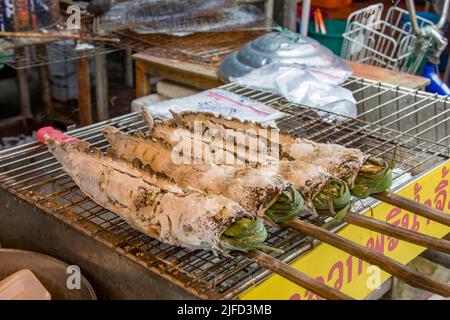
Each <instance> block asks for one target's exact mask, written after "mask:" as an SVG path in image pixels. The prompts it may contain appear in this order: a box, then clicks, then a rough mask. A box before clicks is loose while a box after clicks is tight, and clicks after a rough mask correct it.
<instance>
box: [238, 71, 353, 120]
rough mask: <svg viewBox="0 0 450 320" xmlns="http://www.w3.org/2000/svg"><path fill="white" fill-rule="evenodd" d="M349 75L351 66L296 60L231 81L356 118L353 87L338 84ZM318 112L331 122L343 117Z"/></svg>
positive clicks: (295, 101)
mask: <svg viewBox="0 0 450 320" xmlns="http://www.w3.org/2000/svg"><path fill="white" fill-rule="evenodd" d="M350 75H351V70H350V69H349V68H348V67H347V68H345V67H340V68H332V69H329V70H328V69H324V68H315V67H308V66H305V65H300V64H295V63H292V64H291V63H289V64H286V63H273V64H269V65H266V66H263V67H261V68H259V69H256V70H254V71H252V72H250V73H248V74H246V75H245V76H243V77H239V78H232V79H231V81H232V82H235V83H237V84H240V85H245V86H251V87H256V88H261V89H265V90H270V91H273V92H276V93H278V94H281V95H282V96H284V97H285V98H286V99H287V100H289V101H291V102H294V103H298V104H302V105H305V106H309V107H314V108H318V109H322V110H325V111H329V112H332V113H336V114H339V115H343V116H346V117H352V118H354V117H356V115H357V109H356V101H355V99H354V98H353V95H352V93H351V91H350V90H347V89H345V88H342V87H339V85H340V84H341V83H343V82H344V81H345V80H346V79H348V77H349V76H350ZM319 114H321V115H322V116H325V117H328V118H329V119H328V120H331V121H342V120H344V119H343V118H342V117H336V116H334V115H328V114H326V113H320V112H319Z"/></svg>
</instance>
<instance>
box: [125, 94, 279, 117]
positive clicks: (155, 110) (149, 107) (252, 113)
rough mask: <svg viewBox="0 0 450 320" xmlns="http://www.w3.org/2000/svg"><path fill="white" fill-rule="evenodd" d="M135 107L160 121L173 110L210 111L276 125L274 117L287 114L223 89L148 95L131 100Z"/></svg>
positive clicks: (134, 108)
mask: <svg viewBox="0 0 450 320" xmlns="http://www.w3.org/2000/svg"><path fill="white" fill-rule="evenodd" d="M132 109H133V110H135V111H136V110H140V109H144V110H145V111H146V112H148V113H149V114H150V115H151V116H152V117H154V118H156V119H160V120H165V119H170V118H172V114H171V111H173V112H176V113H178V112H182V111H197V112H211V113H213V114H215V115H217V116H219V115H220V116H223V117H226V118H228V119H230V118H237V119H240V120H249V121H252V122H259V123H263V124H265V125H270V126H274V120H276V119H279V118H281V117H282V116H283V115H284V113H283V112H280V111H278V110H276V109H274V108H272V107H269V106H267V105H265V104H263V103H261V102H257V101H255V100H252V99H249V98H246V97H243V96H240V95H238V94H235V93H232V92H230V91H227V90H223V89H211V90H206V91H203V92H200V93H197V94H194V95H192V96H187V97H184V98H179V99H171V100H164V101H161V102H156V103H154V102H149V101H148V99H146V97H143V98H139V99H136V100H134V101H133V102H132Z"/></svg>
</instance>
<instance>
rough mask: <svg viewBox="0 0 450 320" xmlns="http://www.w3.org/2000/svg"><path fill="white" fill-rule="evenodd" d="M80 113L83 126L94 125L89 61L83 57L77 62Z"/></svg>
mask: <svg viewBox="0 0 450 320" xmlns="http://www.w3.org/2000/svg"><path fill="white" fill-rule="evenodd" d="M77 71H78V72H77V77H78V111H79V120H80V124H81V125H83V126H84V125H88V124H91V123H92V110H91V81H90V79H89V59H88V58H87V57H83V58H80V59H78V61H77Z"/></svg>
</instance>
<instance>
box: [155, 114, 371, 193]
mask: <svg viewBox="0 0 450 320" xmlns="http://www.w3.org/2000/svg"><path fill="white" fill-rule="evenodd" d="M173 116H174V117H173V119H170V120H167V121H162V122H157V123H154V128H153V129H154V130H155V131H157V132H158V133H157V134H161V135H166V134H167V132H168V131H169V129H170V128H184V129H188V130H190V131H193V130H194V128H195V126H196V125H197V127H199V126H198V124H201V128H202V130H203V131H204V132H205V131H207V130H214V131H215V132H221V133H222V134H223V135H225V134H227V132H228V133H229V132H233V131H235V132H240V133H244V134H246V135H248V136H255V137H256V138H257V139H261V140H263V141H266V145H267V146H268V147H269V148H275V152H279V153H278V155H279V158H280V159H282V160H300V161H303V162H307V163H311V164H314V165H316V166H320V167H323V168H325V169H326V170H327V172H328V173H329V174H330V175H331V176H334V177H336V178H341V179H343V180H345V182H347V183H348V184H349V185H350V186H353V183H354V180H355V177H356V176H357V174H358V172H359V170H360V169H361V167H362V165H363V164H364V162H365V161H366V159H367V156H366V155H365V154H364V153H363V152H362V151H361V150H358V149H354V148H346V147H344V146H341V145H338V144H332V143H316V142H313V141H310V140H308V139H301V138H296V137H294V136H292V135H290V134H287V133H283V132H281V131H279V130H276V129H274V128H267V127H264V126H262V125H261V124H258V123H253V122H249V121H240V120H238V119H226V118H224V117H220V116H219V117H217V116H215V115H214V114H212V113H198V112H182V113H173ZM268 154H270V155H271V156H273V154H274V152H272V151H271V150H269V152H268Z"/></svg>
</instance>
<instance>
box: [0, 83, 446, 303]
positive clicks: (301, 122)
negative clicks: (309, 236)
mask: <svg viewBox="0 0 450 320" xmlns="http://www.w3.org/2000/svg"><path fill="white" fill-rule="evenodd" d="M344 87H347V88H349V89H351V90H352V91H353V92H354V95H355V98H356V99H357V100H358V101H359V103H358V109H359V113H360V115H359V116H358V118H357V119H347V120H346V121H344V122H342V123H329V122H325V121H323V120H322V119H321V118H320V117H319V116H318V115H317V113H316V111H317V110H315V109H313V108H307V107H303V106H298V105H296V104H293V103H290V102H288V101H286V100H285V99H284V98H282V97H281V96H279V95H277V94H274V93H271V92H267V91H260V90H254V89H251V88H245V87H240V86H237V85H234V84H228V85H225V86H223V88H225V89H227V90H229V91H232V92H235V93H238V94H241V95H243V96H246V97H249V98H252V99H255V100H258V101H261V102H264V103H266V104H269V105H271V106H273V107H275V108H277V109H279V110H281V111H283V112H285V113H287V114H288V115H287V117H285V118H283V119H281V120H280V121H278V124H279V126H280V128H282V129H284V130H287V131H289V132H292V133H294V134H300V135H302V136H303V137H306V138H312V139H314V140H316V141H319V142H328V141H330V142H338V143H341V144H343V145H345V146H348V147H356V146H358V147H362V149H363V150H364V151H366V152H370V153H371V154H372V155H375V156H381V157H383V158H385V159H391V158H392V156H393V154H394V150H396V149H397V157H396V167H398V168H400V169H402V170H403V172H400V173H397V174H396V176H395V179H396V181H401V183H400V184H399V183H397V187H396V188H400V187H401V186H403V185H406V184H409V183H411V181H413V180H414V179H415V178H417V176H419V175H421V174H423V173H424V172H426V171H428V170H430V169H432V168H434V167H435V166H437V165H439V164H441V163H442V162H443V161H445V160H447V159H448V158H449V155H450V150H449V146H448V145H449V142H450V134H449V132H450V128H448V126H449V124H448V118H449V117H448V115H449V113H450V108H449V102H448V100H447V98H446V97H440V96H435V95H431V94H428V93H424V92H420V91H417V90H410V89H405V88H400V87H398V86H392V85H386V84H381V83H378V82H373V81H369V80H365V79H359V78H351V79H349V80H348V81H347V82H346V83H345V84H344ZM408 101H409V102H408ZM406 102H408V103H407V104H406ZM391 109H392V110H391ZM422 112H425V113H424V115H425V116H426V120H425V121H424V122H420V117H421V116H422ZM428 113H430V114H433V115H432V116H431V117H429V116H428ZM326 114H327V118H328V119H330V120H332V119H335V118H336V117H338V115H335V114H331V113H326ZM383 115H384V116H383ZM411 117H412V118H415V119H416V122H415V123H416V124H420V125H419V126H417V125H415V124H414V122H412V121H410V118H411ZM393 118H395V120H393ZM374 119H378V120H375V121H378V123H376V124H373V123H371V122H373V121H374ZM369 121H371V122H369ZM405 123H406V124H408V123H409V124H411V123H412V127H410V128H409V129H408V130H409V131H405V128H404V124H405ZM106 125H114V126H116V127H118V128H120V129H122V130H126V131H130V132H131V131H134V130H138V129H139V130H143V131H145V130H146V125H145V124H144V122H143V120H142V119H141V117H140V115H138V114H137V113H131V114H127V115H123V116H121V117H117V118H114V119H111V120H107V121H103V122H100V123H96V124H93V125H90V126H87V127H83V128H79V129H76V130H72V131H70V132H69V134H70V135H72V136H74V137H76V138H79V139H83V140H87V141H89V142H90V143H91V144H92V145H93V146H96V147H99V148H100V149H102V150H105V149H106V148H107V144H106V142H105V140H104V139H103V138H102V134H101V132H100V130H101V129H102V128H103V127H105V126H106ZM431 131H433V134H434V136H435V140H436V141H433V136H432V135H430V132H431ZM406 173H410V174H411V175H412V177H410V178H407V177H406V178H407V179H406V180H407V181H406V180H405V177H404V178H403V180H404V181H403V180H402V176H403V175H405V174H406ZM0 187H1V188H3V189H4V190H6V191H8V192H10V193H13V194H15V195H16V196H18V197H20V198H21V199H23V200H25V201H27V202H29V203H31V204H33V205H34V206H36V207H38V208H40V209H42V210H44V211H45V212H47V213H49V214H50V215H53V216H54V217H56V218H57V219H59V220H62V221H64V222H65V223H67V224H68V225H70V226H72V227H74V228H76V229H78V230H79V231H81V232H83V233H85V234H88V235H90V236H92V237H94V238H95V239H96V240H98V241H100V242H102V243H103V244H105V245H107V246H108V247H111V248H114V249H115V251H117V252H118V253H120V254H123V255H125V256H127V257H128V258H130V259H132V260H133V261H135V262H137V263H139V264H140V265H142V266H144V267H145V268H148V269H150V270H152V271H154V272H155V273H156V274H159V275H161V276H162V277H164V278H165V279H168V280H169V281H171V282H172V283H175V284H177V285H179V286H181V287H182V288H184V289H186V290H187V291H188V292H190V293H192V294H193V295H195V296H197V297H200V298H226V299H227V298H235V297H237V296H238V295H239V294H240V293H241V292H243V291H244V290H246V289H248V288H250V287H251V286H253V285H255V284H257V283H259V282H260V281H263V280H264V279H265V278H266V277H267V276H268V275H269V274H270V272H268V271H265V270H263V269H261V268H259V266H258V265H256V264H254V263H252V262H249V261H248V260H246V259H245V258H243V257H240V256H236V257H222V256H220V257H217V256H214V254H213V253H212V252H207V251H201V250H197V251H190V250H187V249H183V248H178V247H173V246H169V245H164V244H161V243H159V242H158V241H156V240H154V239H152V238H150V237H148V236H146V235H144V234H142V233H140V232H138V231H136V230H135V229H133V228H132V227H130V226H129V225H128V224H126V223H125V222H124V221H123V220H122V219H120V218H119V217H118V216H117V215H115V214H113V213H111V212H109V211H107V210H105V209H103V208H102V207H100V206H98V205H96V204H95V203H94V202H93V201H92V200H90V199H89V198H88V197H86V196H85V195H84V194H83V193H82V192H81V191H80V190H79V188H78V187H77V186H76V185H75V183H74V182H73V181H72V180H71V179H70V177H68V175H67V174H65V172H63V171H62V169H61V168H60V166H59V164H58V163H57V162H56V160H55V159H54V158H53V157H52V156H51V155H50V154H49V153H48V151H47V149H46V147H44V146H42V145H40V144H39V143H38V142H35V143H28V144H25V145H22V146H18V147H15V148H11V149H8V150H5V151H2V152H0ZM376 203H377V202H376V201H375V200H369V201H367V202H366V204H369V205H374V204H376ZM362 211H364V208H361V210H360V212H362ZM315 222H316V223H317V221H315ZM343 226H344V224H341V225H340V226H338V227H337V228H336V230H337V229H339V228H342V227H343ZM269 233H270V237H269V239H268V242H269V243H271V245H273V246H276V247H282V248H283V249H284V250H285V254H283V255H281V256H279V257H278V258H279V259H281V260H283V261H285V262H291V261H293V260H295V259H297V258H298V257H300V256H301V255H303V254H304V253H306V252H308V251H309V250H310V249H311V248H312V246H313V245H314V244H311V243H309V242H308V243H306V242H305V238H304V236H302V235H299V234H298V233H294V232H292V231H290V230H283V229H278V228H273V227H271V228H270V230H269Z"/></svg>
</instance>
